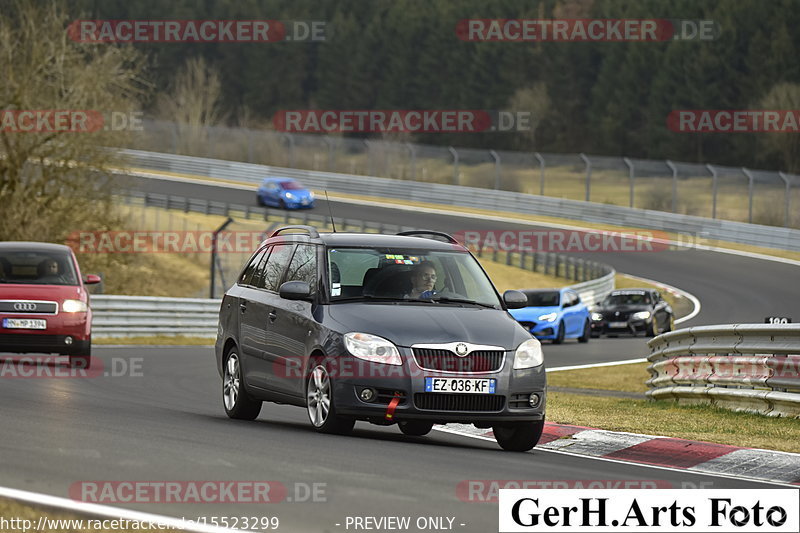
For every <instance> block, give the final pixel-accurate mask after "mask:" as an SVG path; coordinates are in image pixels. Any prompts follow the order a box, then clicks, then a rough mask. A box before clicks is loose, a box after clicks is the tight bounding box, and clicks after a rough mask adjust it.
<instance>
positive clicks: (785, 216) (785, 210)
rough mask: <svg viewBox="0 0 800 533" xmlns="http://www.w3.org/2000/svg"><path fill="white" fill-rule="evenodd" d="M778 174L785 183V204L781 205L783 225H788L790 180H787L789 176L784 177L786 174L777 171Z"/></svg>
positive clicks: (785, 226) (786, 226)
mask: <svg viewBox="0 0 800 533" xmlns="http://www.w3.org/2000/svg"><path fill="white" fill-rule="evenodd" d="M778 176H780V178H781V179H782V180H783V183H785V184H786V193H785V199H784V200H785V204H784V207H783V227H784V228H788V227H789V199H790V198H791V194H792V182H790V181H789V178H788V177H786V174H784V173H783V172H778Z"/></svg>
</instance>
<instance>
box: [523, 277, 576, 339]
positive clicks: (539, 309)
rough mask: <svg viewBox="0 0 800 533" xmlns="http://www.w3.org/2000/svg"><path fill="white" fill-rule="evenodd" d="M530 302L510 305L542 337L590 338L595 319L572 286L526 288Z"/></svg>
mask: <svg viewBox="0 0 800 533" xmlns="http://www.w3.org/2000/svg"><path fill="white" fill-rule="evenodd" d="M522 292H523V293H524V294H525V296H527V297H528V305H527V306H526V307H523V308H521V309H510V310H509V311H508V312H509V313H511V316H513V317H514V318H515V319H516V320H517V322H519V323H520V324H522V326H523V327H524V328H525V329H527V330H528V331H530V332H531V334H533V336H534V337H536V338H537V339H539V340H552V341H553V344H561V343H562V342H564V339H578V342H589V338H590V337H591V336H592V335H591V334H592V322H591V314H590V312H589V309H588V308H587V307H586V305H585V304H584V303H582V302H581V297H580V296H578V293H577V292H575V291H574V290H572V289H567V288H564V289H535V290H523V291H522Z"/></svg>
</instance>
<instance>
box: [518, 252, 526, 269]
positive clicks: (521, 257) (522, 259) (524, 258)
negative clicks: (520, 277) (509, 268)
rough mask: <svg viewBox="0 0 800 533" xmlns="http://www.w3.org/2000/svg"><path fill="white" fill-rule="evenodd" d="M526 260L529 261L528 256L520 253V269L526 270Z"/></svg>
mask: <svg viewBox="0 0 800 533" xmlns="http://www.w3.org/2000/svg"><path fill="white" fill-rule="evenodd" d="M526 259H527V256H526V254H525V252H520V253H519V267H520V268H521V269H522V270H525V260H526Z"/></svg>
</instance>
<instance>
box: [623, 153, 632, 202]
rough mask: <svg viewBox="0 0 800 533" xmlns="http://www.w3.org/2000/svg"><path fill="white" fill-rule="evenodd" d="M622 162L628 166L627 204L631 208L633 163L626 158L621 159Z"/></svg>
mask: <svg viewBox="0 0 800 533" xmlns="http://www.w3.org/2000/svg"><path fill="white" fill-rule="evenodd" d="M622 162H623V163H625V164H626V165H628V181H629V182H630V201H629V204H630V206H631V207H633V179H634V170H633V163H631V160H630V159H628V158H627V157H623V158H622Z"/></svg>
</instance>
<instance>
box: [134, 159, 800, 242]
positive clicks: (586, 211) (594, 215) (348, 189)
mask: <svg viewBox="0 0 800 533" xmlns="http://www.w3.org/2000/svg"><path fill="white" fill-rule="evenodd" d="M120 152H121V154H122V155H123V156H125V157H126V158H127V161H128V164H129V166H130V170H129V171H125V172H122V173H128V174H132V175H137V174H141V172H140V171H138V170H137V169H150V170H158V171H166V172H173V173H178V174H191V175H196V176H205V177H210V178H215V179H219V180H233V181H243V182H249V183H253V184H256V183H259V182H260V181H261V180H262V179H263V178H264V177H265V176H270V175H279V176H286V177H292V178H297V179H299V180H302V181H303V182H304V183H305V184H306V185H308V186H309V187H311V188H314V189H327V190H328V191H331V192H341V193H350V194H358V195H365V196H375V197H382V198H394V199H402V200H411V201H418V202H429V203H435V204H444V205H455V206H460V207H468V208H478V209H489V210H497V211H510V212H516V213H526V214H534V215H548V216H552V217H559V218H568V219H573V220H581V221H585V222H594V223H601V224H613V225H619V226H625V227H634V228H643V229H651V230H660V231H669V232H675V233H682V234H686V233H689V234H692V235H696V236H699V237H701V238H705V239H714V240H721V241H728V242H735V243H740V244H748V245H753V246H764V247H770V248H779V249H784V250H794V251H800V230H796V229H789V228H778V227H773V226H762V225H758V224H748V223H744V222H732V221H726V220H715V219H709V218H703V217H697V216H690V215H679V214H675V213H666V212H663V211H652V210H647V209H634V208H630V207H621V206H615V205H608V204H602V203H594V202H581V201H577V200H568V199H563V198H551V197H546V196H537V195H533V194H523V193H518V192H510V191H502V190H490V189H480V188H474V187H464V186H460V185H444V184H439V183H425V182H418V181H406V180H394V179H386V178H377V177H372V176H357V175H349V174H338V173H333V172H319V171H313V170H298V169H293V168H281V167H272V166H266V165H256V164H251V163H239V162H235V161H225V160H221V159H206V158H202V157H190V156H182V155H173V154H164V153H158V152H145V151H141V150H121V151H120Z"/></svg>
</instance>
